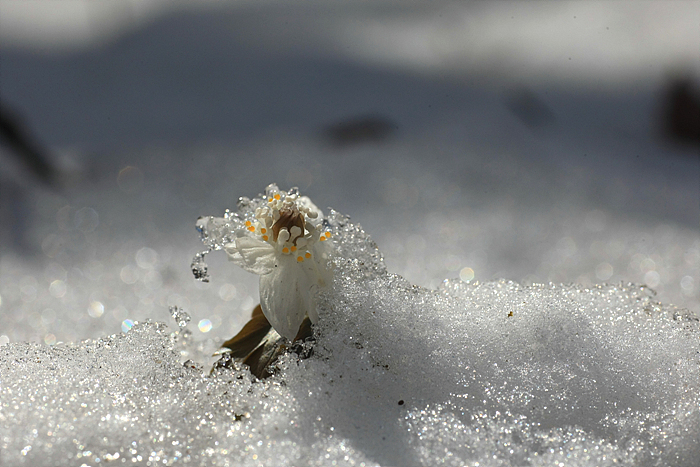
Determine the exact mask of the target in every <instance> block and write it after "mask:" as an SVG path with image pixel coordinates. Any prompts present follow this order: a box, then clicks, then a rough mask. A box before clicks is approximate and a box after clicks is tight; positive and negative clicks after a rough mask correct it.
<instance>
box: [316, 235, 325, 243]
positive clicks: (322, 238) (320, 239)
mask: <svg viewBox="0 0 700 467" xmlns="http://www.w3.org/2000/svg"><path fill="white" fill-rule="evenodd" d="M318 240H319V241H320V242H325V241H326V237H324V236H323V235H321V238H319V239H318Z"/></svg>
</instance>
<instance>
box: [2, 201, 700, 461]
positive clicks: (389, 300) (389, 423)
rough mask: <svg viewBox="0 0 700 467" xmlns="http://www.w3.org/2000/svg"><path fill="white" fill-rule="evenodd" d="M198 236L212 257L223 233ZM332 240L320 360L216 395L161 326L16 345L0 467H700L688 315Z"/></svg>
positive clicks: (177, 334)
mask: <svg viewBox="0 0 700 467" xmlns="http://www.w3.org/2000/svg"><path fill="white" fill-rule="evenodd" d="M253 204H254V203H253ZM241 209H242V213H241V214H240V215H239V214H236V215H235V216H234V217H233V218H235V219H240V216H241V215H242V216H243V217H244V216H245V215H246V212H248V210H249V209H252V208H251V205H250V204H245V203H244V205H243V206H242V207H241ZM233 218H232V219H233ZM234 221H235V220H234ZM234 221H232V222H234ZM235 222H237V221H235ZM199 225H200V227H201V230H202V233H203V235H204V236H205V240H206V239H208V240H209V241H211V243H208V246H209V247H211V248H212V249H216V245H217V242H219V241H221V240H222V238H223V237H222V236H224V235H226V232H227V229H226V228H222V226H220V225H219V226H217V228H219V231H218V233H217V232H214V231H209V230H207V225H206V222H204V223H202V222H200V223H199ZM327 225H328V227H329V228H331V229H332V230H333V241H334V244H335V246H336V258H335V260H334V263H335V269H336V272H335V280H334V283H333V286H332V287H331V289H330V290H329V291H328V292H327V293H326V294H325V295H324V296H323V297H322V300H321V309H320V310H319V311H320V322H319V325H318V326H317V328H316V335H317V339H316V340H317V342H316V345H315V348H314V352H313V355H312V357H311V358H308V359H305V360H299V359H298V358H297V357H296V356H295V355H287V356H285V357H284V358H283V359H282V360H281V361H280V362H279V365H278V366H279V369H278V372H277V374H276V375H275V376H273V377H272V378H270V379H269V380H266V381H263V382H261V381H257V380H255V379H254V378H253V377H252V376H251V375H250V373H249V372H248V371H247V369H246V368H243V367H240V368H237V369H236V370H234V371H228V370H219V371H218V372H216V373H213V374H211V375H210V374H209V368H205V367H204V366H203V365H202V364H200V363H196V362H193V361H192V360H187V361H185V362H184V363H183V360H185V359H187V358H191V357H192V356H196V355H198V354H199V353H201V348H197V347H196V344H195V343H194V342H192V340H191V339H190V338H189V331H188V330H187V328H186V327H183V328H182V329H180V330H179V331H174V330H173V329H177V327H175V326H173V329H169V328H168V326H167V325H166V324H162V323H152V322H145V323H136V324H135V325H134V327H133V328H132V329H131V330H129V331H128V333H126V334H118V335H113V336H109V337H105V338H102V339H99V340H89V341H83V342H80V343H75V344H58V345H55V346H53V347H48V346H43V345H37V344H32V343H10V344H7V345H4V346H2V347H0V442H1V444H0V447H1V448H2V450H1V451H0V456H2V457H0V465H3V466H4V465H8V466H14V465H32V466H60V465H89V466H97V465H103V464H107V465H121V464H124V465H151V466H155V465H180V464H190V465H216V466H233V465H272V466H277V465H319V466H321V465H322V466H326V465H365V466H370V465H383V466H433V465H480V466H484V465H494V466H495V465H513V466H516V465H517V466H520V465H567V466H578V465H581V466H599V465H613V464H614V465H635V466H636V465H679V466H691V465H695V462H696V461H697V458H698V456H700V326H699V324H698V320H697V318H696V317H695V316H693V315H692V314H691V313H690V312H687V311H684V310H682V309H677V308H675V307H671V306H665V305H661V304H659V303H656V302H655V301H654V297H653V292H651V290H650V289H648V288H645V287H639V286H635V285H601V286H596V287H584V286H579V285H562V284H548V285H537V284H535V285H531V286H523V285H519V284H517V283H514V282H507V281H494V282H485V283H465V282H462V281H457V280H450V281H445V283H444V284H443V285H442V286H440V287H439V288H438V289H437V290H429V289H424V288H421V287H417V286H414V285H411V284H410V283H409V282H408V281H406V280H405V279H403V278H402V277H400V276H398V275H396V274H392V273H390V272H388V271H387V270H386V268H385V267H384V263H383V259H382V255H381V253H380V252H379V250H377V248H376V246H375V244H374V243H373V242H372V240H371V239H370V237H369V236H368V235H367V234H366V233H365V232H364V231H363V230H362V228H361V227H360V226H359V225H357V224H352V223H351V222H350V221H349V220H348V219H347V218H346V217H344V216H342V215H340V214H338V213H336V212H334V211H331V212H330V214H329V215H328V224H327ZM212 280H215V277H214V278H212ZM175 311H177V313H176V314H177V316H176V319H177V321H179V323H180V324H185V325H186V323H187V320H186V316H185V315H184V314H183V311H182V310H175ZM185 311H186V310H185ZM174 316H175V314H174Z"/></svg>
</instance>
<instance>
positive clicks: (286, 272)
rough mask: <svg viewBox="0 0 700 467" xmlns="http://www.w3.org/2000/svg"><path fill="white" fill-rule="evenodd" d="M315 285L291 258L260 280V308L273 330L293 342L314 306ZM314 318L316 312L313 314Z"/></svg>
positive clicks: (281, 262) (281, 260)
mask: <svg viewBox="0 0 700 467" xmlns="http://www.w3.org/2000/svg"><path fill="white" fill-rule="evenodd" d="M311 289H312V284H311V283H310V281H309V280H308V277H307V275H306V274H305V273H304V271H302V270H301V269H300V268H299V267H298V266H297V264H296V263H295V260H294V259H293V258H292V257H289V258H280V260H279V262H278V264H277V267H276V268H274V270H273V271H272V272H271V273H269V274H265V275H262V276H260V305H261V306H262V310H263V314H264V315H265V317H266V318H267V320H268V321H269V322H270V324H271V325H272V327H273V328H275V330H276V331H277V332H278V333H279V334H280V335H281V336H283V337H286V338H287V339H289V340H293V339H294V337H295V336H296V335H297V332H298V331H299V326H301V322H302V321H303V320H304V316H305V315H306V313H307V311H308V310H309V307H310V305H312V304H311V301H312V300H311V292H312V290H311ZM313 313H314V314H315V310H314V312H313Z"/></svg>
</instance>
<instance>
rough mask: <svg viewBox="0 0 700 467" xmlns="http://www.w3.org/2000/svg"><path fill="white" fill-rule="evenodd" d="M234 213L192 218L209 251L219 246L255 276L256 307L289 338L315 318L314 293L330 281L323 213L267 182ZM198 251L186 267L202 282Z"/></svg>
mask: <svg viewBox="0 0 700 467" xmlns="http://www.w3.org/2000/svg"><path fill="white" fill-rule="evenodd" d="M239 208H241V212H239V213H235V214H232V213H229V212H227V213H226V215H225V216H224V217H223V218H216V217H203V218H200V219H199V221H198V222H197V228H198V229H199V231H200V233H201V234H202V240H203V241H204V242H205V243H206V244H208V246H209V247H210V249H223V250H224V251H225V252H226V253H227V255H228V257H229V259H230V260H231V261H233V262H234V263H236V264H237V265H239V266H241V267H242V268H243V269H245V270H247V271H250V272H252V273H254V274H258V275H259V276H260V306H261V307H262V312H263V314H264V316H265V318H267V320H268V321H269V322H270V324H271V325H272V327H273V328H274V329H275V330H276V331H277V332H278V333H279V334H280V335H281V336H283V337H285V338H287V339H289V340H293V339H294V337H295V336H296V335H297V332H298V331H299V327H300V325H301V323H302V321H303V320H304V317H305V316H307V315H308V317H309V319H310V320H311V322H312V323H316V322H317V321H318V313H317V311H316V295H317V294H318V292H319V291H320V290H321V289H322V288H323V287H326V286H327V285H328V284H329V283H330V281H331V279H332V271H331V269H330V266H329V262H328V260H329V255H330V251H331V248H332V247H331V242H330V241H329V239H330V238H331V233H330V232H329V231H328V230H327V229H325V228H324V226H323V213H322V212H321V211H320V210H319V209H318V208H317V207H316V205H314V203H312V202H311V200H310V199H309V198H308V197H306V196H299V193H298V191H297V190H296V189H294V188H292V189H291V190H289V191H282V190H280V189H279V188H277V185H274V184H272V185H269V186H268V187H267V188H266V190H265V196H264V198H258V199H255V200H252V201H251V200H248V199H247V198H242V199H241V201H240V202H239ZM202 257H203V254H199V255H197V256H196V257H195V259H194V261H193V263H192V270H193V272H194V273H195V276H196V277H197V278H200V279H203V280H206V265H205V264H204V263H203V259H202Z"/></svg>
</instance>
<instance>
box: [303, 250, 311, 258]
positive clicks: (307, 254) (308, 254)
mask: <svg viewBox="0 0 700 467" xmlns="http://www.w3.org/2000/svg"><path fill="white" fill-rule="evenodd" d="M304 256H306V258H307V259H308V258H311V253H309V252H308V251H307V252H306V254H305V255H304Z"/></svg>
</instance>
